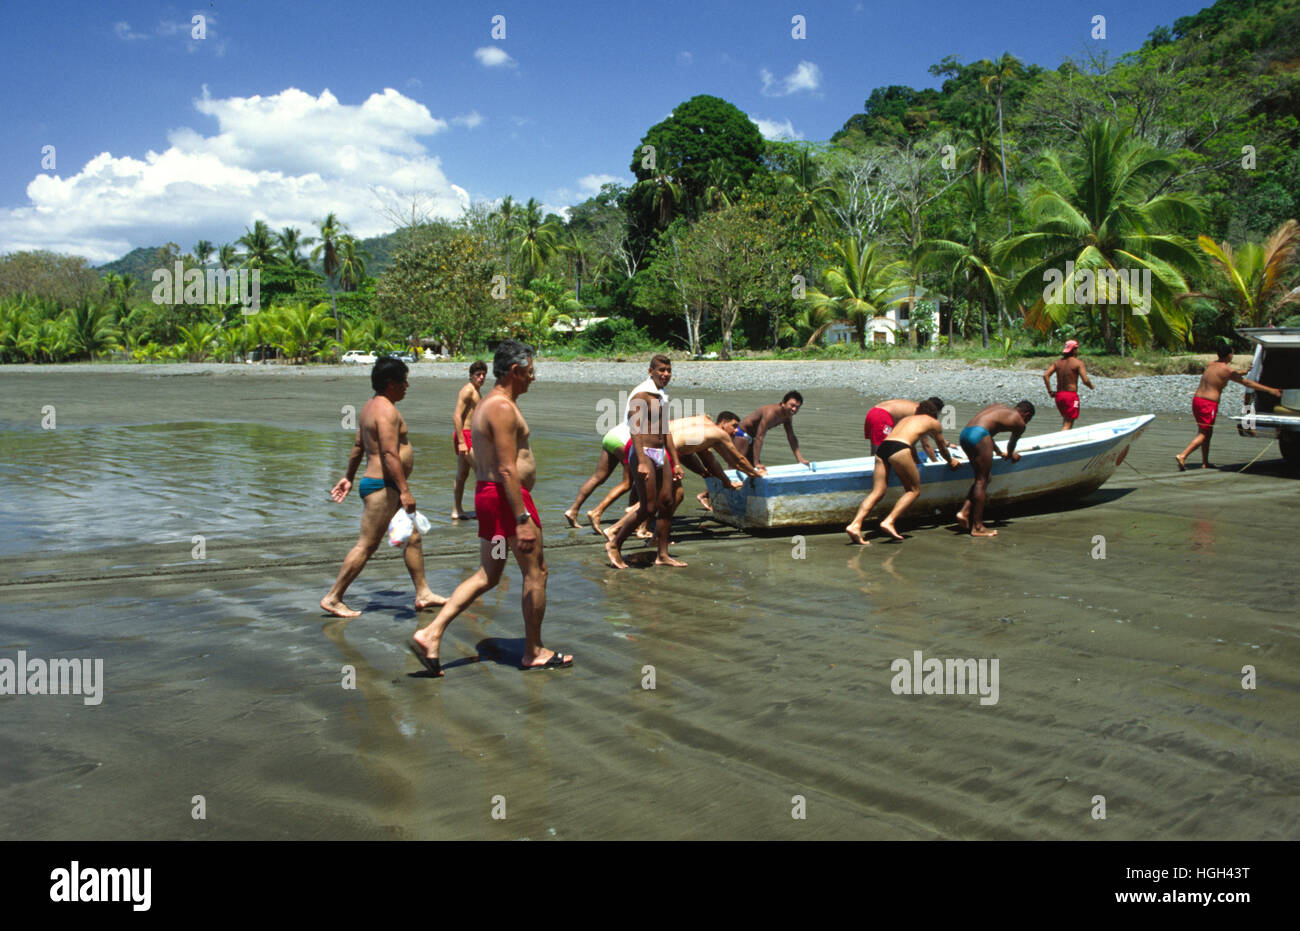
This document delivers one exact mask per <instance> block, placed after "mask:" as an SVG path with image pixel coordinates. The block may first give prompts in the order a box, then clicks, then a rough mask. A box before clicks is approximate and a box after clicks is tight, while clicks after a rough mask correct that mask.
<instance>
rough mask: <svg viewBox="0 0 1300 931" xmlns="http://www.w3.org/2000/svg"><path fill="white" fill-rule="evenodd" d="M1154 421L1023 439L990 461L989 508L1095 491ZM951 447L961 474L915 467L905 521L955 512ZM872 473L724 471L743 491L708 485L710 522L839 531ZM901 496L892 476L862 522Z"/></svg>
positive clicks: (845, 465)
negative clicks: (752, 474)
mask: <svg viewBox="0 0 1300 931" xmlns="http://www.w3.org/2000/svg"><path fill="white" fill-rule="evenodd" d="M1154 419H1155V417H1154V415H1152V414H1142V415H1140V416H1137V417H1126V418H1124V419H1122V420H1109V421H1106V422H1105V423H1099V424H1094V425H1093V426H1090V427H1076V428H1075V429H1073V430H1062V431H1058V432H1056V433H1050V434H1046V435H1044V436H1033V437H1030V436H1024V437H1021V438H1020V442H1019V443H1018V444H1016V452H1018V453H1020V461H1019V462H1015V463H1013V462H1010V461H1009V460H1006V459H1003V458H1001V457H1000V456H995V457H994V459H993V475H992V478H991V479H990V480H989V490H988V505H989V506H991V507H994V508H996V507H997V506H998V505H1005V504H1020V503H1022V502H1025V501H1032V500H1034V499H1036V498H1047V497H1054V496H1069V497H1071V498H1076V499H1077V498H1079V497H1082V496H1083V495H1086V494H1088V493H1090V492H1092V491H1095V490H1096V489H1098V488H1100V487H1101V486H1102V484H1103V483H1104V482H1105V481H1106V480H1107V479H1108V478H1110V477H1111V475H1112V474H1113V473H1114V471H1115V469H1116V468H1118V467H1119V464H1120V463H1122V462H1123V461H1124V457H1125V456H1127V455H1128V451H1129V447H1130V446H1132V445H1133V441H1134V440H1136V439H1137V438H1138V437H1139V436H1141V435H1142V431H1144V430H1145V429H1146V427H1147V425H1148V424H1149V423H1151V421H1152V420H1154ZM994 440H995V442H996V443H997V444H998V448H999V449H1003V450H1005V449H1006V443H1007V435H1006V434H1005V433H1004V434H1001V435H1000V436H997V437H994ZM949 448H950V449H951V450H952V453H953V458H955V459H957V460H958V461H960V462H961V463H962V467H961V468H960V469H957V470H955V471H954V470H952V469H950V468H949V467H948V464H947V463H946V462H943V461H942V460H940V461H939V462H927V463H926V464H924V465H923V466H921V495H920V497H919V498H918V499H917V501H916V503H915V504H914V505H913V506H912V509H911V514H913V515H921V514H924V513H926V511H927V510H928V511H929V512H930V513H933V512H934V511H935V510H941V511H942V510H944V509H950V510H952V511H955V510H956V509H957V508H959V507H960V506H961V503H962V501H964V500H965V498H966V493H967V491H968V490H969V489H970V484H971V478H972V474H971V468H970V466H969V465H968V464H966V458H965V455H964V454H963V453H962V451H961V447H959V446H957V445H955V444H954V445H952V446H950V447H949ZM875 468H876V459H875V457H874V456H864V457H862V458H859V459H832V460H826V461H823V462H814V463H812V465H811V466H803V465H799V464H798V463H795V464H793V465H783V466H773V467H771V468H769V469H768V470H767V474H766V475H764V476H761V477H758V478H745V476H743V475H741V474H740V473H739V472H729V473H728V474H729V475H731V476H732V478H733V479H735V480H736V481H740V480H741V479H744V482H745V484H744V487H742V488H738V489H733V488H724V487H722V483H721V482H720V481H718V480H717V479H716V478H709V479H707V482H708V486H709V501H710V503H712V505H713V516H714V517H716V518H717V519H718V520H720V521H722V522H723V523H725V524H730V525H731V526H733V527H739V528H741V529H742V530H760V529H767V528H773V527H816V526H835V527H843V526H844V525H845V524H847V523H848V522H849V521H850V520H852V519H853V515H854V514H856V513H857V510H858V505H860V504H861V503H862V499H863V498H865V497H866V496H867V494H868V492H870V491H871V475H872V472H873V471H875ZM901 493H902V486H901V485H900V484H899V481H898V477H897V476H896V475H893V474H892V473H891V474H890V476H889V488H888V490H887V491H886V492H885V497H884V501H883V502H882V503H881V504H879V505H877V506H876V508H875V510H874V511H873V512H872V514H871V515H870V516H869V517H868V519H869V520H870V519H873V518H879V517H883V516H884V515H885V514H887V513H888V508H889V507H891V506H892V505H893V503H894V502H895V501H896V500H898V496H899V494H901Z"/></svg>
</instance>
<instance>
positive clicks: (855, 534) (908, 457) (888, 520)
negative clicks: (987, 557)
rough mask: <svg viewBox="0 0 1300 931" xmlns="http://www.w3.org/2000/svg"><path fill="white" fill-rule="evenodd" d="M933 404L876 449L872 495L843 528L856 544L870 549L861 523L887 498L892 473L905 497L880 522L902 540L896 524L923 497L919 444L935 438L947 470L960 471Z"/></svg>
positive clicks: (903, 422)
mask: <svg viewBox="0 0 1300 931" xmlns="http://www.w3.org/2000/svg"><path fill="white" fill-rule="evenodd" d="M934 400H935V399H928V400H925V401H922V402H920V403H919V404H917V405H916V413H915V414H912V415H911V416H908V417H904V418H903V419H902V420H900V421H898V423H896V424H895V425H894V428H893V430H891V431H890V433H889V438H888V439H886V440H885V441H884V442H883V443H881V444H880V445H879V446H878V447H877V448H876V452H875V456H876V469H875V474H874V475H873V476H872V486H871V494H869V495H867V497H866V498H864V499H863V501H862V504H861V505H860V506H859V507H858V513H857V514H855V515H854V517H853V520H852V521H850V522H849V525H848V526H847V527H845V528H844V531H845V533H847V534H848V535H849V539H850V540H852V541H853V542H854V543H861V544H862V545H863V546H869V545H870V541H868V540H864V539H862V522H863V521H864V520H866V519H867V515H868V514H870V513H871V509H872V508H873V507H875V506H876V504H877V503H878V502H879V501H880V499H881V498H883V497H884V496H885V488H886V485H887V483H888V481H889V473H890V471H891V470H892V471H893V472H894V474H895V475H897V476H898V480H899V481H900V482H901V483H902V485H903V494H902V495H901V496H900V497H899V499H898V502H897V503H896V504H895V505H894V509H893V510H892V511H890V512H889V515H888V516H887V517H885V518H884V519H883V520H882V521H881V522H880V529H881V530H883V531H884V532H885V533H887V534H889V535H890V536H891V537H893V538H894V539H895V540H902V539H903V535H902V534H901V533H899V532H898V530H897V528H896V527H895V521H897V520H898V519H899V518H900V517H902V516H903V514H904V513H906V511H907V509H908V508H909V507H911V506H912V502H914V501H915V500H916V499H917V497H918V496H919V495H920V494H921V473H920V470H919V469H918V468H917V466H918V465H919V464H920V463H921V457H920V456H919V455H918V454H917V452H916V444H917V443H918V442H921V441H923V440H925V439H927V438H929V437H934V442H935V444H936V445H937V446H938V447H939V455H940V456H942V457H943V458H944V461H945V462H947V463H948V468H950V469H954V470H955V469H957V468H958V464H957V462H956V460H954V459H953V458H952V455H951V454H950V453H949V452H948V444H947V442H946V441H945V440H944V438H943V425H942V424H940V423H939V411H940V410H941V408H940V407H936V406H935V405H934ZM927 445H928V444H927Z"/></svg>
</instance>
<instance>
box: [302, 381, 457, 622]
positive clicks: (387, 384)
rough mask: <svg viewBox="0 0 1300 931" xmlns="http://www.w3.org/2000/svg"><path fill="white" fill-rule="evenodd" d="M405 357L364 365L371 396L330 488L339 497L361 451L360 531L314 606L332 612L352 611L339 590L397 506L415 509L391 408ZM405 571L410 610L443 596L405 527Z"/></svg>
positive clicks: (400, 390)
mask: <svg viewBox="0 0 1300 931" xmlns="http://www.w3.org/2000/svg"><path fill="white" fill-rule="evenodd" d="M406 376H407V369H406V363H405V362H402V361H401V360H400V359H393V358H389V357H384V358H382V359H380V360H379V361H378V362H376V363H375V367H374V368H373V369H371V371H370V385H371V387H372V388H374V390H375V396H374V397H373V398H371V399H370V400H369V401H367V402H366V406H365V407H363V408H362V409H361V422H360V424H359V425H358V426H357V438H356V442H355V443H353V444H352V454H351V455H350V456H349V457H348V470H347V474H346V475H344V476H343V478H341V479H339V481H338V484H336V485H335V486H334V488H333V489H332V490H331V491H330V497H331V498H333V499H334V500H335V501H343V499H345V498H346V497H347V496H348V492H349V491H351V490H352V478H353V476H355V475H356V474H357V467H358V466H359V465H361V456H362V454H363V453H364V454H365V457H366V472H365V475H364V476H363V477H362V479H361V482H360V488H359V490H360V492H361V535H360V536H358V537H357V542H356V545H354V546H353V547H352V549H351V550H350V551H349V552H348V555H347V556H346V557H345V558H344V560H343V568H342V569H340V570H339V576H338V578H337V579H335V580H334V587H333V588H331V589H330V590H329V592H328V593H327V594H326V595H325V597H324V598H322V599H321V600H320V606H321V608H322V609H324V610H325V611H328V612H329V613H330V614H333V615H336V616H337V617H357V616H359V615H360V614H361V612H360V611H354V610H353V609H351V608H349V607H348V606H347V605H345V604H344V603H343V595H344V593H345V592H346V591H347V590H348V586H349V585H351V584H352V581H353V580H354V579H355V578H356V577H357V576H358V575H360V574H361V570H362V569H364V568H365V566H366V563H367V562H368V561H369V560H370V557H371V556H373V555H374V553H375V550H377V549H378V548H379V543H380V541H381V540H383V538H384V532H385V531H386V530H388V522H389V521H391V520H392V519H393V515H394V514H396V513H397V509H398V508H399V507H402V508H405V509H406V511H407V513H410V514H414V513H415V497H414V496H413V495H412V494H411V489H410V487H409V486H408V485H407V484H406V479H407V477H408V476H410V474H411V467H412V466H413V465H414V464H415V456H414V451H413V450H412V448H411V441H410V440H409V439H408V438H407V435H406V421H405V420H404V419H403V418H402V415H401V414H399V413H398V412H397V406H396V405H397V402H398V401H400V400H402V399H403V398H404V397H406V388H407V381H406ZM404 556H405V559H406V571H407V572H409V573H410V574H411V581H412V582H414V583H415V610H416V611H420V610H422V609H424V608H429V607H434V606H437V605H440V604H442V603H443V602H445V601H446V600H447V599H446V598H443V597H442V596H440V595H435V594H434V593H433V591H432V590H431V589H430V588H429V583H428V582H427V581H426V580H425V578H424V552H423V551H422V550H421V549H420V532H419V531H418V530H415V531H413V532H412V533H411V539H410V540H409V541H408V542H407V544H406V547H405V553H404Z"/></svg>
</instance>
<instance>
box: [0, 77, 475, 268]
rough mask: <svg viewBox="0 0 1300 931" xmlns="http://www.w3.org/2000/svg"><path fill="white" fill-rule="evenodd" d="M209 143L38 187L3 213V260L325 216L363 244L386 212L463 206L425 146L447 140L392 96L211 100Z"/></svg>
mask: <svg viewBox="0 0 1300 931" xmlns="http://www.w3.org/2000/svg"><path fill="white" fill-rule="evenodd" d="M194 107H195V110H196V111H198V112H199V113H200V114H203V115H204V116H207V117H211V118H212V119H213V120H215V122H216V132H215V133H204V132H200V131H199V130H197V129H194V128H192V127H181V128H178V129H174V130H172V131H171V132H169V133H168V134H167V141H168V143H169V145H168V146H167V147H166V148H165V149H163V150H162V151H161V152H157V151H153V150H152V149H151V150H149V151H148V152H146V153H145V154H144V156H143V157H142V158H140V157H134V156H132V155H113V154H112V153H110V152H101V153H100V154H98V155H96V156H95V157H94V158H92V159H91V160H90V161H88V162H87V163H86V164H85V165H84V166H83V167H82V168H81V169H80V170H79V171H77V172H75V173H74V174H71V175H69V176H67V177H63V176H61V175H57V174H40V175H37V176H36V177H35V178H34V179H33V180H32V181H31V182H30V183H29V184H28V185H27V197H28V201H29V203H28V204H27V205H25V206H19V207H10V208H0V252H9V251H15V250H20V249H50V250H53V251H56V252H69V253H74V254H77V255H84V256H86V257H87V258H89V259H91V260H92V261H108V260H111V259H114V258H117V257H119V256H121V255H123V254H124V253H126V252H128V251H130V250H131V249H133V248H135V247H137V246H142V245H155V244H160V243H164V242H168V241H172V242H177V243H180V244H182V245H183V246H185V247H187V248H188V245H190V244H192V243H193V242H194V241H195V240H197V239H199V238H204V239H210V240H213V241H216V242H230V241H233V240H234V239H236V238H237V237H238V236H239V235H241V234H242V232H243V230H244V228H245V227H247V226H251V225H252V223H253V221H254V220H265V221H266V222H267V223H268V224H269V225H270V226H271V227H272V228H273V229H279V228H280V227H283V226H298V227H301V228H302V229H303V231H304V233H307V232H308V231H309V230H310V229H311V228H312V223H313V221H314V220H316V219H319V218H321V217H323V216H325V214H327V213H330V212H331V211H333V212H335V213H337V214H338V215H339V217H340V218H341V219H342V220H343V221H344V222H346V223H348V224H349V226H350V230H351V232H352V233H353V234H354V235H356V236H359V237H362V236H373V235H376V234H378V233H382V232H384V231H386V230H389V229H391V228H392V226H393V224H392V222H391V221H390V220H388V219H387V218H386V217H385V216H384V214H383V205H384V202H385V201H387V202H390V203H391V202H394V201H397V202H400V201H401V200H402V199H403V197H408V198H409V196H410V195H411V194H412V193H416V192H418V193H419V194H420V195H422V198H423V199H424V200H425V202H426V203H427V204H428V205H429V206H430V208H431V209H432V212H433V213H434V214H435V215H437V216H442V217H447V218H451V217H455V216H458V215H459V214H460V212H461V209H462V208H463V207H464V206H465V205H466V204H468V202H469V197H468V195H467V193H466V192H465V191H464V189H462V188H460V187H458V186H457V185H454V184H452V183H450V181H449V180H448V179H447V177H446V175H445V174H444V173H443V171H442V167H441V164H440V161H439V159H438V158H437V156H435V155H432V154H430V152H429V150H428V149H427V148H426V146H425V144H424V142H423V141H422V140H423V139H424V138H425V137H429V136H434V135H437V134H438V133H441V132H444V131H446V130H447V129H448V123H447V121H445V120H442V119H438V118H437V117H434V116H433V115H432V114H431V113H430V112H429V110H428V109H427V108H426V107H425V106H424V105H423V104H421V103H418V102H417V101H414V100H412V99H410V98H409V97H405V96H403V95H402V94H400V93H398V92H397V91H395V90H393V89H391V88H387V89H385V90H384V91H383V93H376V94H372V95H371V96H370V97H369V98H368V99H366V100H365V101H364V102H363V103H361V104H344V103H341V102H340V101H339V100H338V99H337V98H336V97H335V96H334V95H333V94H331V93H330V92H329V91H328V90H325V91H322V92H321V94H320V95H319V96H313V95H312V94H309V93H306V92H304V91H301V90H298V89H297V88H292V87H291V88H288V89H286V90H284V91H281V92H280V93H278V94H272V95H269V96H265V97H263V96H260V95H259V96H253V97H229V98H213V97H210V96H209V95H208V92H207V88H206V87H205V88H204V92H203V96H202V97H201V98H198V99H196V100H195V101H194Z"/></svg>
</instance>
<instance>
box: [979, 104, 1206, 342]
mask: <svg viewBox="0 0 1300 931" xmlns="http://www.w3.org/2000/svg"><path fill="white" fill-rule="evenodd" d="M1079 138H1080V150H1079V151H1078V152H1077V153H1076V154H1075V156H1074V157H1073V159H1072V160H1071V162H1070V163H1069V165H1068V167H1067V166H1063V165H1062V163H1061V160H1060V156H1058V155H1057V154H1056V153H1054V152H1049V153H1048V154H1047V155H1045V156H1044V157H1043V160H1042V161H1043V170H1044V172H1045V174H1046V175H1047V184H1046V185H1045V186H1043V187H1042V188H1041V189H1040V191H1039V192H1038V194H1037V195H1036V196H1035V197H1034V199H1033V201H1032V202H1031V204H1030V213H1031V216H1032V218H1033V221H1032V222H1033V226H1034V231H1033V232H1030V233H1025V234H1023V235H1020V236H1014V237H1010V238H1008V239H1005V240H1003V242H1002V243H1000V244H999V246H998V247H997V248H995V249H994V259H995V261H996V262H997V263H998V264H1002V263H1004V262H1036V264H1034V265H1033V266H1032V267H1030V268H1029V269H1027V270H1026V271H1025V273H1024V277H1022V278H1021V279H1020V283H1019V284H1018V285H1016V286H1015V288H1014V289H1013V291H1012V298H1013V299H1014V300H1016V301H1019V302H1021V303H1025V304H1031V303H1032V306H1031V307H1030V309H1029V311H1028V313H1027V318H1029V320H1030V323H1031V324H1036V325H1038V326H1039V327H1040V328H1041V329H1045V328H1046V326H1047V324H1048V321H1052V322H1055V323H1058V324H1059V323H1063V322H1065V321H1066V320H1067V319H1068V317H1069V316H1070V314H1071V313H1072V312H1073V311H1075V310H1077V309H1079V305H1077V304H1074V303H1072V302H1071V300H1072V298H1071V296H1072V295H1073V293H1074V290H1073V289H1074V286H1075V285H1076V284H1077V283H1078V282H1079V281H1082V280H1086V278H1088V277H1091V278H1096V277H1097V275H1098V274H1099V273H1100V274H1101V275H1102V276H1105V275H1107V273H1109V272H1113V271H1118V270H1121V269H1123V270H1127V271H1131V272H1134V273H1139V272H1142V271H1149V272H1150V276H1151V291H1150V293H1148V294H1145V295H1144V299H1143V301H1142V302H1141V304H1140V305H1138V306H1137V307H1135V308H1134V315H1133V316H1130V317H1129V318H1128V320H1127V321H1126V331H1127V332H1131V333H1132V336H1133V338H1134V340H1135V341H1139V342H1140V341H1144V340H1145V339H1146V338H1147V337H1149V336H1152V335H1154V336H1155V337H1156V338H1158V339H1160V340H1161V341H1162V342H1164V343H1166V344H1169V345H1175V344H1185V343H1186V341H1187V337H1188V334H1189V333H1190V330H1191V321H1190V317H1189V315H1188V313H1187V312H1186V311H1185V310H1183V309H1182V308H1181V307H1180V306H1178V304H1177V303H1176V300H1175V299H1176V297H1177V296H1178V295H1181V294H1183V293H1184V292H1186V291H1187V284H1186V281H1185V280H1184V277H1183V275H1184V274H1185V273H1189V272H1191V271H1194V270H1196V269H1198V268H1199V267H1200V258H1199V256H1198V255H1197V253H1196V252H1195V251H1194V250H1193V249H1192V248H1191V245H1190V243H1188V242H1186V241H1185V240H1184V239H1183V238H1182V237H1180V236H1175V235H1168V234H1161V233H1149V232H1147V231H1148V230H1158V229H1166V228H1171V227H1173V228H1176V227H1178V226H1183V225H1186V226H1192V225H1195V224H1198V223H1200V221H1201V213H1200V210H1199V209H1198V208H1197V206H1196V204H1195V203H1193V202H1192V201H1191V200H1190V199H1188V198H1187V197H1185V196H1183V195H1180V194H1159V195H1156V196H1151V192H1152V191H1153V190H1155V189H1156V187H1157V185H1159V183H1160V182H1161V181H1162V180H1163V179H1164V178H1165V177H1167V176H1168V174H1169V173H1170V172H1173V171H1177V170H1178V169H1177V166H1176V165H1175V163H1174V161H1173V159H1171V158H1170V157H1169V156H1167V155H1164V154H1162V153H1160V152H1158V151H1156V150H1155V149H1153V148H1152V147H1151V146H1149V145H1147V144H1146V143H1144V142H1141V141H1139V140H1136V139H1131V138H1129V132H1128V130H1127V129H1125V128H1121V127H1120V126H1118V125H1116V124H1115V123H1113V122H1110V121H1107V122H1098V123H1092V124H1090V125H1089V126H1087V127H1085V129H1084V131H1083V133H1082V134H1081V136H1080V137H1079ZM1148 198H1150V199H1148ZM1066 262H1073V263H1074V274H1073V275H1071V276H1069V278H1068V279H1065V280H1064V281H1063V282H1062V286H1061V287H1060V288H1055V289H1051V290H1055V291H1056V292H1057V293H1056V294H1052V295H1050V296H1052V297H1053V298H1054V300H1053V301H1051V302H1048V300H1047V297H1048V296H1049V294H1050V292H1049V289H1047V288H1044V287H1043V285H1044V282H1048V281H1051V280H1052V275H1053V274H1055V275H1063V274H1064V270H1065V268H1066ZM1085 272H1086V273H1087V275H1086V276H1085V275H1083V274H1082V273H1085ZM1101 280H1102V281H1103V282H1104V281H1105V278H1104V277H1103V278H1102V279H1101ZM1100 291H1102V292H1105V294H1104V297H1103V296H1102V295H1101V294H1099V295H1098V297H1099V300H1101V299H1106V300H1109V301H1110V302H1111V303H1116V302H1117V301H1116V300H1115V298H1117V297H1118V298H1120V299H1122V300H1123V301H1125V302H1128V301H1130V300H1131V298H1132V295H1131V294H1129V293H1128V290H1127V288H1126V287H1123V286H1120V288H1119V292H1120V293H1119V294H1118V295H1116V294H1110V293H1109V292H1108V291H1107V290H1106V288H1105V287H1102V288H1101V289H1100ZM1139 307H1140V308H1141V309H1138V308H1139ZM1121 313H1122V312H1121ZM1121 319H1123V318H1122V317H1121ZM1100 323H1101V335H1102V339H1103V341H1104V342H1105V344H1106V351H1107V352H1112V353H1113V352H1117V351H1118V347H1117V345H1116V342H1115V335H1114V333H1113V331H1112V329H1111V323H1110V312H1109V308H1107V307H1106V306H1104V305H1103V307H1102V308H1101V312H1100Z"/></svg>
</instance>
